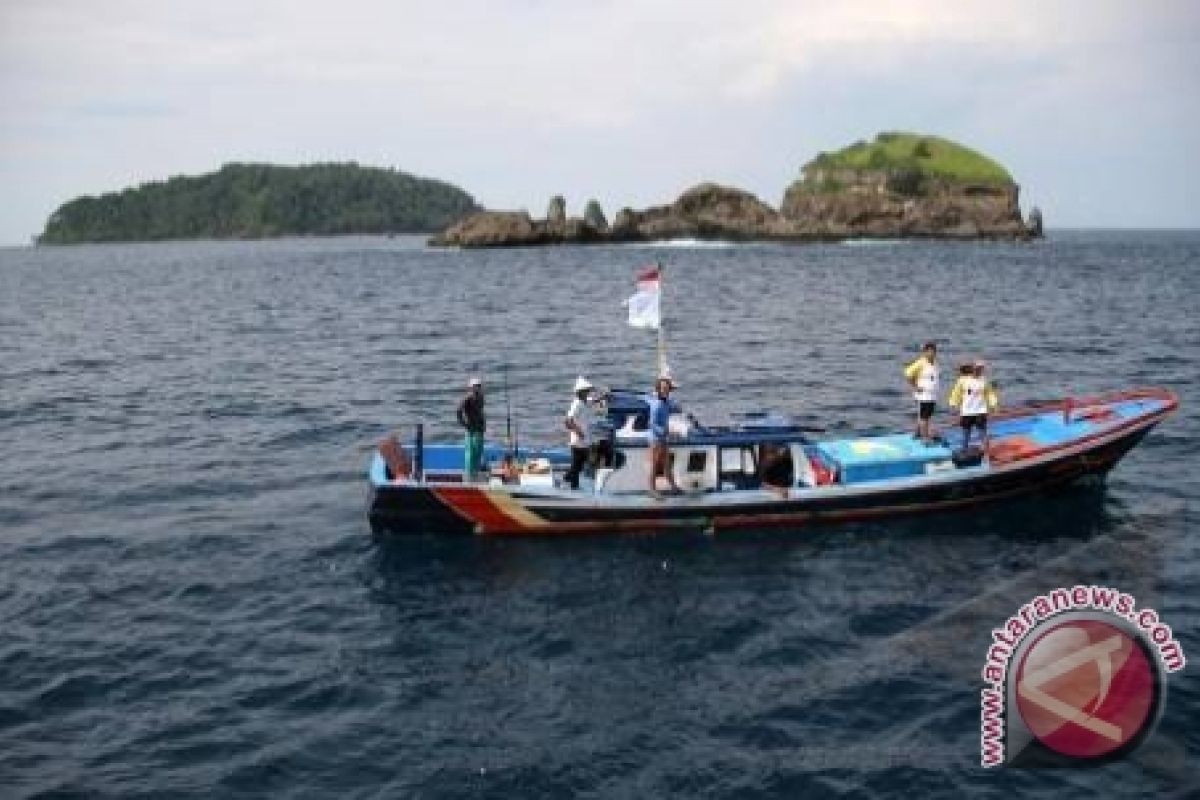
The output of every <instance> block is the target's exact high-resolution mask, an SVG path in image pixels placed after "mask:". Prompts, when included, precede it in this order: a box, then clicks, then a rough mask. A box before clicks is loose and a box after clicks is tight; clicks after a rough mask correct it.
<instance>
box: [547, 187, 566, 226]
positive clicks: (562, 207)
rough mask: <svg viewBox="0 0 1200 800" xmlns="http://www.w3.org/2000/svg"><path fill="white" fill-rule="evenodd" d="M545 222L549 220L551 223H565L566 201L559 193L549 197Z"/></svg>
mask: <svg viewBox="0 0 1200 800" xmlns="http://www.w3.org/2000/svg"><path fill="white" fill-rule="evenodd" d="M546 222H549V223H550V224H551V225H564V224H566V222H567V201H566V200H565V199H563V196H562V195H561V194H556V195H554V197H551V198H550V203H549V205H547V206H546Z"/></svg>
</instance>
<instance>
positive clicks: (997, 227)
mask: <svg viewBox="0 0 1200 800" xmlns="http://www.w3.org/2000/svg"><path fill="white" fill-rule="evenodd" d="M1018 201H1019V190H1018V187H1017V184H1016V183H1015V182H1014V181H1013V180H1012V178H1011V177H1010V175H1009V173H1008V171H1007V170H1005V169H1004V168H1003V167H1001V166H1000V165H999V164H997V163H996V162H995V161H992V160H991V159H989V158H987V157H986V156H984V155H982V154H980V153H977V152H976V151H974V150H971V149H969V148H966V147H963V146H962V145H959V144H957V143H955V142H951V141H949V140H947V139H941V138H939V137H934V136H920V135H917V134H909V133H882V134H880V135H879V136H877V137H876V138H875V140H874V141H873V142H871V143H867V142H865V141H864V142H856V143H854V144H852V145H850V146H849V147H847V148H844V149H843V150H840V151H838V152H835V153H822V154H820V155H818V156H817V157H816V158H815V159H813V160H812V161H810V162H809V163H808V164H806V165H805V166H804V168H803V170H802V173H801V178H800V179H799V180H797V181H795V182H794V183H792V185H791V186H789V187H788V189H787V191H786V192H785V194H784V197H783V204H782V206H781V207H780V209H779V210H776V209H774V208H772V207H771V206H770V205H768V204H767V203H764V202H763V201H762V200H760V199H759V198H757V197H755V196H754V195H752V194H750V193H749V192H746V191H743V190H741V189H737V188H733V187H728V186H719V185H717V184H713V183H703V184H700V185H699V186H695V187H693V188H691V189H688V190H687V191H686V192H684V193H683V194H682V195H680V196H679V198H678V199H677V200H675V202H673V203H671V204H669V205H662V206H651V207H650V208H647V209H644V210H642V211H635V210H633V209H630V208H624V209H621V211H619V212H618V213H617V215H616V216H615V217H614V218H613V220H612V224H611V225H608V226H605V225H603V224H602V222H601V221H602V220H603V218H604V216H603V212H602V211H600V210H599V207H598V204H596V207H595V208H591V210H590V211H589V213H588V214H587V215H585V217H584V218H579V217H568V216H566V209H565V204H564V203H563V200H562V198H561V197H555V198H553V200H552V201H551V203H550V208H549V210H548V212H547V217H546V219H544V220H535V219H532V218H531V217H530V216H529V215H528V214H527V213H525V212H516V213H513V212H495V211H485V212H481V213H478V214H474V215H472V216H470V217H468V218H466V219H464V220H462V221H461V222H458V223H457V224H455V225H452V226H451V227H449V228H447V229H446V230H445V231H443V232H442V233H441V234H439V235H438V236H436V237H434V239H432V240H431V244H434V245H444V246H445V245H448V246H458V247H493V246H498V245H538V244H580V243H588V242H630V241H655V240H663V239H719V240H726V241H786V242H811V241H831V240H839V239H851V238H889V239H890V238H908V237H913V238H916V237H926V238H943V239H1029V238H1034V237H1037V236H1040V235H1041V217H1040V214H1037V215H1036V216H1034V215H1031V220H1030V223H1029V224H1028V225H1027V224H1026V223H1025V221H1024V220H1023V219H1022V217H1021V209H1020V204H1019V202H1018ZM593 202H594V201H593ZM589 206H591V204H589Z"/></svg>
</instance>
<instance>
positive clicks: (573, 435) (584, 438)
mask: <svg viewBox="0 0 1200 800" xmlns="http://www.w3.org/2000/svg"><path fill="white" fill-rule="evenodd" d="M567 419H573V420H575V424H576V425H578V426H579V427H580V429H581V430H582V431H583V434H582V435H581V434H579V433H577V432H575V431H571V432H570V443H571V447H587V446H588V445H589V444H590V442H591V435H592V434H591V428H592V407H591V406H590V405H588V404H587V403H585V402H584V401H583V400H580V399H579V398H578V397H576V398H575V399H574V400H572V401H571V407H570V408H568V409H567Z"/></svg>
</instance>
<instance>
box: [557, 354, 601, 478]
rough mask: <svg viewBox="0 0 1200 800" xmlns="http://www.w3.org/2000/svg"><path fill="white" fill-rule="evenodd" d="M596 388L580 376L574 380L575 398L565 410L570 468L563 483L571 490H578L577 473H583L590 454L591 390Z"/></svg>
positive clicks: (592, 402) (592, 403)
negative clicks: (569, 447)
mask: <svg viewBox="0 0 1200 800" xmlns="http://www.w3.org/2000/svg"><path fill="white" fill-rule="evenodd" d="M594 388H596V387H595V386H593V385H592V382H591V381H589V380H588V379H587V378H585V377H583V376H582V375H581V376H579V377H578V378H577V379H576V380H575V397H574V399H572V400H571V406H570V408H568V409H567V416H566V420H565V423H566V427H567V431H568V432H569V433H568V437H569V442H568V443H569V444H570V445H571V468H570V469H569V470H567V474H566V475H564V476H563V481H565V482H566V484H567V485H568V486H570V487H571V488H572V489H578V488H579V473H581V472H582V471H583V466H584V464H586V463H587V460H588V455H589V454H590V453H591V444H592V433H591V427H592V406H593V405H594V402H595V401H594V400H593V399H592V396H591V395H592V390H593V389H594Z"/></svg>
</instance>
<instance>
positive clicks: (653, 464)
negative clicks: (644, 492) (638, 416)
mask: <svg viewBox="0 0 1200 800" xmlns="http://www.w3.org/2000/svg"><path fill="white" fill-rule="evenodd" d="M674 386H675V384H674V383H673V382H672V381H671V378H670V377H669V376H667V375H663V376H662V377H660V378H659V379H658V380H657V381H655V383H654V394H652V395H650V397H649V404H650V420H649V422H650V426H649V427H650V496H651V497H653V498H654V499H656V500H661V499H662V495H661V494H659V493H658V476H659V474H663V475H665V476H666V478H667V482H668V483H669V484H670V485H671V491H672V493H674V494H681V493H682V492H683V490H682V489H680V488H679V484H677V483H676V482H675V474H674V473H673V472H672V471H671V458H670V455H669V454H668V451H667V435H668V426H669V424H670V421H671V389H672V388H674Z"/></svg>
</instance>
